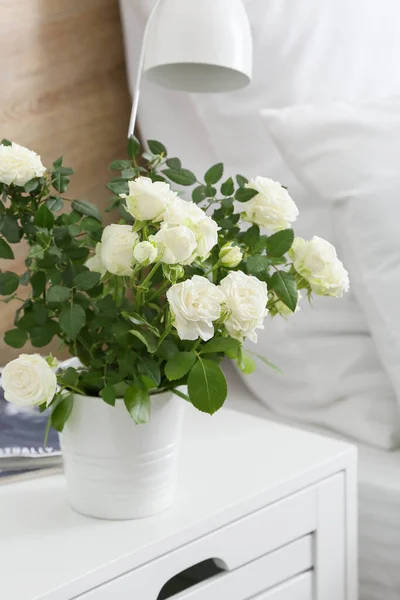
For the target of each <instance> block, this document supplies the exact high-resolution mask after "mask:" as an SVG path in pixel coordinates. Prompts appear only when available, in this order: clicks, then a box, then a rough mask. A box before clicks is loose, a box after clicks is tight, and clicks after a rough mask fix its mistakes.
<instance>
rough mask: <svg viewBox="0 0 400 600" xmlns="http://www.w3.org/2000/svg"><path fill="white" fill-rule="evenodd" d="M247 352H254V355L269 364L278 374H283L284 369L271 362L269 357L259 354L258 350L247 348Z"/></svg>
mask: <svg viewBox="0 0 400 600" xmlns="http://www.w3.org/2000/svg"><path fill="white" fill-rule="evenodd" d="M247 352H248V353H249V354H252V355H253V356H256V357H257V358H258V359H259V360H261V361H262V362H263V363H265V364H266V365H268V366H269V367H270V368H271V369H272V370H273V371H275V373H277V374H278V375H282V371H281V370H280V368H279V367H277V366H276V365H274V363H273V362H271V361H270V360H268V358H265V356H262V354H257V352H253V351H252V350H247Z"/></svg>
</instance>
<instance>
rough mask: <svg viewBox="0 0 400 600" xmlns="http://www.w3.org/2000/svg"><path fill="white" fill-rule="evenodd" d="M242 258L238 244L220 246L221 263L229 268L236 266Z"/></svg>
mask: <svg viewBox="0 0 400 600" xmlns="http://www.w3.org/2000/svg"><path fill="white" fill-rule="evenodd" d="M242 259H243V254H242V251H241V250H240V248H239V247H238V246H232V243H228V244H225V245H224V246H222V248H221V250H220V252H219V260H220V262H221V264H222V265H224V266H225V267H228V268H230V269H234V268H235V267H237V266H238V265H239V264H240V263H241V262H242Z"/></svg>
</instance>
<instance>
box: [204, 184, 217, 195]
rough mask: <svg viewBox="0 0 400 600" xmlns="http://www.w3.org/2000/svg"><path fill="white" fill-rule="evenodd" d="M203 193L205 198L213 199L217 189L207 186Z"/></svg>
mask: <svg viewBox="0 0 400 600" xmlns="http://www.w3.org/2000/svg"><path fill="white" fill-rule="evenodd" d="M204 191H205V193H206V197H207V198H214V197H215V196H216V195H217V189H216V188H215V187H212V186H211V185H208V186H207V187H206V188H205V190H204Z"/></svg>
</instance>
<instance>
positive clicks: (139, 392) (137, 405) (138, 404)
mask: <svg viewBox="0 0 400 600" xmlns="http://www.w3.org/2000/svg"><path fill="white" fill-rule="evenodd" d="M124 402H125V406H126V409H127V411H128V413H129V414H130V416H131V418H132V420H133V421H134V422H135V423H136V425H141V424H144V423H147V422H148V421H149V419H150V396H149V390H148V389H147V388H145V387H144V386H139V385H137V384H133V385H131V386H130V387H129V388H128V389H127V390H126V392H125V396H124Z"/></svg>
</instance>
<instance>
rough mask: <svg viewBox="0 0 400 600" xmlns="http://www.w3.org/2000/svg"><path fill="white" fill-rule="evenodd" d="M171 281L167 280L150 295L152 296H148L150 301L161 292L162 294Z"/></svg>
mask: <svg viewBox="0 0 400 600" xmlns="http://www.w3.org/2000/svg"><path fill="white" fill-rule="evenodd" d="M169 284H170V282H169V281H165V282H164V283H163V284H162V285H161V286H160V287H159V288H158V289H157V291H156V292H155V293H154V294H153V295H152V296H150V298H148V302H152V301H153V300H154V298H157V296H159V295H160V294H162V293H163V292H164V290H166V289H167V288H168V286H169Z"/></svg>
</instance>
